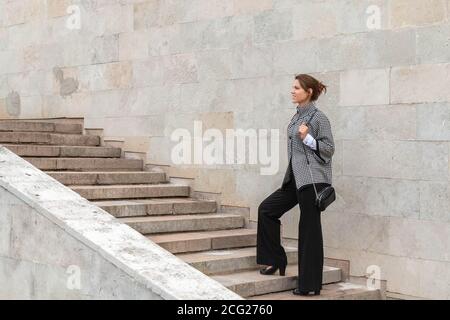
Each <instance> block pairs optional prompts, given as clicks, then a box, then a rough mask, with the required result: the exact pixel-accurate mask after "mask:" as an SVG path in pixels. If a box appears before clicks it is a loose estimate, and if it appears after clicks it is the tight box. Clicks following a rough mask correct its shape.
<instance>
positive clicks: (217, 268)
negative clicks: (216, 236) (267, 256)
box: [177, 247, 298, 275]
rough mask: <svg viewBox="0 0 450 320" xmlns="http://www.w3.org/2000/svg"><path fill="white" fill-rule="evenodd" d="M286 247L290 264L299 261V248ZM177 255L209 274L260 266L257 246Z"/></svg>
mask: <svg viewBox="0 0 450 320" xmlns="http://www.w3.org/2000/svg"><path fill="white" fill-rule="evenodd" d="M284 249H285V251H286V255H287V257H288V262H289V263H290V264H295V263H297V258H298V257H297V248H293V247H284ZM177 257H179V258H180V259H182V260H183V261H185V262H186V263H189V264H190V265H191V266H193V267H194V268H196V269H198V270H200V271H201V272H203V273H205V274H208V275H211V274H223V273H230V272H237V271H239V270H240V271H244V270H251V269H256V268H257V267H258V265H257V264H256V248H255V247H251V248H240V249H227V250H212V251H204V252H196V253H181V254H177Z"/></svg>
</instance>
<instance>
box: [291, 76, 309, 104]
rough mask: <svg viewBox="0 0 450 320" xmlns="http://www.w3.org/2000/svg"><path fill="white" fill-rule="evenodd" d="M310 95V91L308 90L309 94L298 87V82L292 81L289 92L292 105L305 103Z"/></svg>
mask: <svg viewBox="0 0 450 320" xmlns="http://www.w3.org/2000/svg"><path fill="white" fill-rule="evenodd" d="M311 94H312V89H309V92H308V91H305V90H303V88H302V87H301V86H300V82H298V80H297V79H295V80H294V83H293V84H292V90H291V95H292V103H296V104H301V103H305V102H307V101H308V100H309V98H310V96H311Z"/></svg>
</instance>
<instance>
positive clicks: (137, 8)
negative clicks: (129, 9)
mask: <svg viewBox="0 0 450 320" xmlns="http://www.w3.org/2000/svg"><path fill="white" fill-rule="evenodd" d="M160 3H161V1H157V0H151V1H145V2H140V3H135V4H133V13H134V30H141V29H147V28H149V27H156V26H158V20H159V12H160V5H161V4H160Z"/></svg>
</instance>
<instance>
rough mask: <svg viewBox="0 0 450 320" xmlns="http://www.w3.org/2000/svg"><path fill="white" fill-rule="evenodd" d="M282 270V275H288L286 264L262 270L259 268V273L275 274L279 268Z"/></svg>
mask: <svg viewBox="0 0 450 320" xmlns="http://www.w3.org/2000/svg"><path fill="white" fill-rule="evenodd" d="M278 269H279V270H280V276H285V275H286V266H280V267H277V266H269V267H267V268H263V269H261V270H259V273H261V274H263V275H271V274H274V273H275V272H277V270H278Z"/></svg>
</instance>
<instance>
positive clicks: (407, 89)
mask: <svg viewBox="0 0 450 320" xmlns="http://www.w3.org/2000/svg"><path fill="white" fill-rule="evenodd" d="M390 83H391V103H421V102H444V101H449V100H450V92H449V91H448V90H447V88H449V87H450V64H426V65H417V66H410V67H394V68H392V71H391V81H390Z"/></svg>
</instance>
